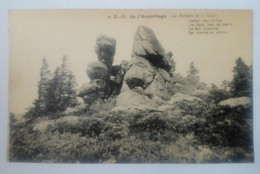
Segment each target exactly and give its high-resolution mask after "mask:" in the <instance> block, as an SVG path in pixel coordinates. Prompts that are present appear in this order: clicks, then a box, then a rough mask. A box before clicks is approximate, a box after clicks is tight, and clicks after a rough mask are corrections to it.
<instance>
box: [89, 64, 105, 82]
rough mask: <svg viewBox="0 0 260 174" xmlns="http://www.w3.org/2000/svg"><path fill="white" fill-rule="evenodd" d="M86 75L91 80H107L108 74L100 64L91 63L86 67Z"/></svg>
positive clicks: (103, 65)
mask: <svg viewBox="0 0 260 174" xmlns="http://www.w3.org/2000/svg"><path fill="white" fill-rule="evenodd" d="M87 75H88V77H89V78H90V79H91V80H94V79H102V80H105V79H107V78H108V76H109V73H108V69H107V67H106V65H105V64H104V63H102V62H98V61H96V62H91V63H89V64H88V66H87Z"/></svg>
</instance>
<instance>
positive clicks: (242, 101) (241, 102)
mask: <svg viewBox="0 0 260 174" xmlns="http://www.w3.org/2000/svg"><path fill="white" fill-rule="evenodd" d="M250 104H251V99H250V98H249V97H238V98H229V99H227V100H223V101H221V102H219V106H222V107H229V108H235V107H238V106H242V107H248V106H249V105H250Z"/></svg>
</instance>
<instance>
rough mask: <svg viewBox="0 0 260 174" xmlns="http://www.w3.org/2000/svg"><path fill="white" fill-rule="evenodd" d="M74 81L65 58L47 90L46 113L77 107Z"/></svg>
mask: <svg viewBox="0 0 260 174" xmlns="http://www.w3.org/2000/svg"><path fill="white" fill-rule="evenodd" d="M75 87H76V80H75V76H74V75H73V73H72V71H71V70H70V69H69V66H68V63H67V57H66V56H64V57H63V59H62V65H61V67H58V68H57V69H56V70H55V72H54V76H53V79H52V80H51V82H50V86H49V88H48V107H47V110H48V112H51V113H55V112H60V111H64V110H66V109H67V108H68V107H74V106H75V105H77V100H76V98H77V95H76V90H75Z"/></svg>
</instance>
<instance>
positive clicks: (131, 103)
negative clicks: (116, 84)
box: [113, 91, 156, 111]
mask: <svg viewBox="0 0 260 174" xmlns="http://www.w3.org/2000/svg"><path fill="white" fill-rule="evenodd" d="M150 102H151V100H150V99H149V98H148V97H147V96H145V95H141V94H138V93H136V92H133V91H125V92H122V93H120V95H119V96H118V97H117V99H116V107H114V108H113V111H119V110H122V111H131V110H145V111H146V110H156V109H155V108H154V107H152V106H151V104H150Z"/></svg>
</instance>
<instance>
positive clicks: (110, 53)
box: [95, 35, 116, 70]
mask: <svg viewBox="0 0 260 174" xmlns="http://www.w3.org/2000/svg"><path fill="white" fill-rule="evenodd" d="M95 51H96V54H97V56H98V60H99V61H100V62H103V63H104V64H105V65H106V66H107V68H108V69H109V70H110V68H111V67H112V64H113V61H114V55H115V52H116V40H115V39H114V38H112V37H108V36H105V35H100V36H99V37H98V38H97V40H96V47H95Z"/></svg>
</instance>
